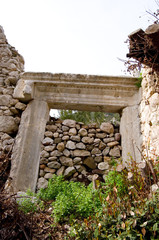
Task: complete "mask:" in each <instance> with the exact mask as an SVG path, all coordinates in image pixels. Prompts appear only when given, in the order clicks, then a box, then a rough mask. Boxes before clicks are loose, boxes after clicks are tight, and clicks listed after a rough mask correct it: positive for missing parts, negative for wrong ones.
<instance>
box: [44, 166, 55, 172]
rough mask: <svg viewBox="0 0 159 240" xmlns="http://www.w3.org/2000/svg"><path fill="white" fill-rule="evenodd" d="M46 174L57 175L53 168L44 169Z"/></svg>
mask: <svg viewBox="0 0 159 240" xmlns="http://www.w3.org/2000/svg"><path fill="white" fill-rule="evenodd" d="M44 172H48V173H55V172H56V170H55V169H52V168H49V167H45V168H44Z"/></svg>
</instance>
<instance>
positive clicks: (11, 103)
mask: <svg viewBox="0 0 159 240" xmlns="http://www.w3.org/2000/svg"><path fill="white" fill-rule="evenodd" d="M23 70H24V60H23V57H22V56H21V55H20V54H19V53H18V52H17V51H16V50H15V48H14V47H12V46H11V45H9V44H8V42H7V39H6V36H5V34H4V31H3V28H2V27H1V26H0V155H1V154H2V153H4V152H9V151H10V150H11V146H12V145H13V142H14V137H15V136H16V133H17V131H18V125H19V122H20V116H21V113H22V111H23V110H24V109H25V107H26V105H25V104H23V103H21V102H19V101H18V100H17V99H14V98H13V91H14V88H15V86H16V83H17V81H18V80H19V78H20V75H21V73H22V72H23Z"/></svg>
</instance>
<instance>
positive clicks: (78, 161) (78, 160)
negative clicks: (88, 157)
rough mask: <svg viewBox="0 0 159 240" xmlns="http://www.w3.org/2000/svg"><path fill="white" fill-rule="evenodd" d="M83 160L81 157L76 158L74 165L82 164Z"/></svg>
mask: <svg viewBox="0 0 159 240" xmlns="http://www.w3.org/2000/svg"><path fill="white" fill-rule="evenodd" d="M81 160H82V159H81V158H80V157H75V158H74V159H73V164H77V163H80V162H81Z"/></svg>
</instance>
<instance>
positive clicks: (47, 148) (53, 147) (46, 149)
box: [44, 145, 56, 152]
mask: <svg viewBox="0 0 159 240" xmlns="http://www.w3.org/2000/svg"><path fill="white" fill-rule="evenodd" d="M55 147H56V145H52V146H46V147H44V150H45V151H47V152H52V151H53V150H54V149H55Z"/></svg>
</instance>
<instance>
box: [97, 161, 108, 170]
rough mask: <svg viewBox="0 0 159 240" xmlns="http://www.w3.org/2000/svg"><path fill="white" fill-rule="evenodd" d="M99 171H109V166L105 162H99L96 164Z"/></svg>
mask: <svg viewBox="0 0 159 240" xmlns="http://www.w3.org/2000/svg"><path fill="white" fill-rule="evenodd" d="M98 169H99V170H107V169H109V164H108V163H107V162H101V163H99V164H98Z"/></svg>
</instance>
